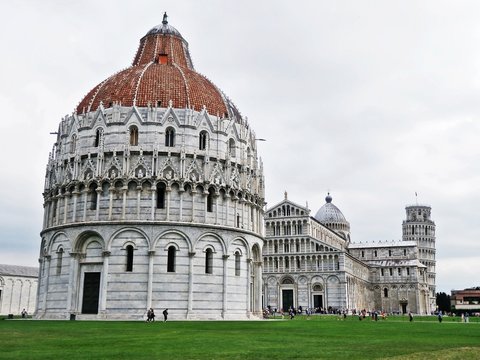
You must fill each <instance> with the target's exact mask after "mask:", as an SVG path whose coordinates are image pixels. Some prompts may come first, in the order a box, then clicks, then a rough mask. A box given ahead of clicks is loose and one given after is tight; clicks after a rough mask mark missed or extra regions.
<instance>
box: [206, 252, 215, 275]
mask: <svg viewBox="0 0 480 360" xmlns="http://www.w3.org/2000/svg"><path fill="white" fill-rule="evenodd" d="M212 273H213V251H212V249H210V248H208V249H207V250H206V251H205V274H212Z"/></svg>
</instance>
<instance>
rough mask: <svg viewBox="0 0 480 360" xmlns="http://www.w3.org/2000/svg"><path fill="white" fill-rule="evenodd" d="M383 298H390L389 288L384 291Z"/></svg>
mask: <svg viewBox="0 0 480 360" xmlns="http://www.w3.org/2000/svg"><path fill="white" fill-rule="evenodd" d="M383 296H384V297H386V298H387V297H388V289H387V288H385V289H383Z"/></svg>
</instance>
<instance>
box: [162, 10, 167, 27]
mask: <svg viewBox="0 0 480 360" xmlns="http://www.w3.org/2000/svg"><path fill="white" fill-rule="evenodd" d="M167 18H168V15H167V12H166V11H165V13H164V14H163V21H162V24H163V25H167V24H168V21H167Z"/></svg>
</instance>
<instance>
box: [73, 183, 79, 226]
mask: <svg viewBox="0 0 480 360" xmlns="http://www.w3.org/2000/svg"><path fill="white" fill-rule="evenodd" d="M72 195H73V209H72V222H75V221H77V201H78V196H79V195H80V192H79V191H78V185H75V190H73V192H72Z"/></svg>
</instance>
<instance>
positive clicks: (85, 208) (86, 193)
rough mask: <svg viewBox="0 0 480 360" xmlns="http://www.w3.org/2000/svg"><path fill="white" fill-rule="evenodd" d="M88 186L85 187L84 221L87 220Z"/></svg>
mask: <svg viewBox="0 0 480 360" xmlns="http://www.w3.org/2000/svg"><path fill="white" fill-rule="evenodd" d="M87 201H88V188H87V187H85V189H83V221H86V220H87Z"/></svg>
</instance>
